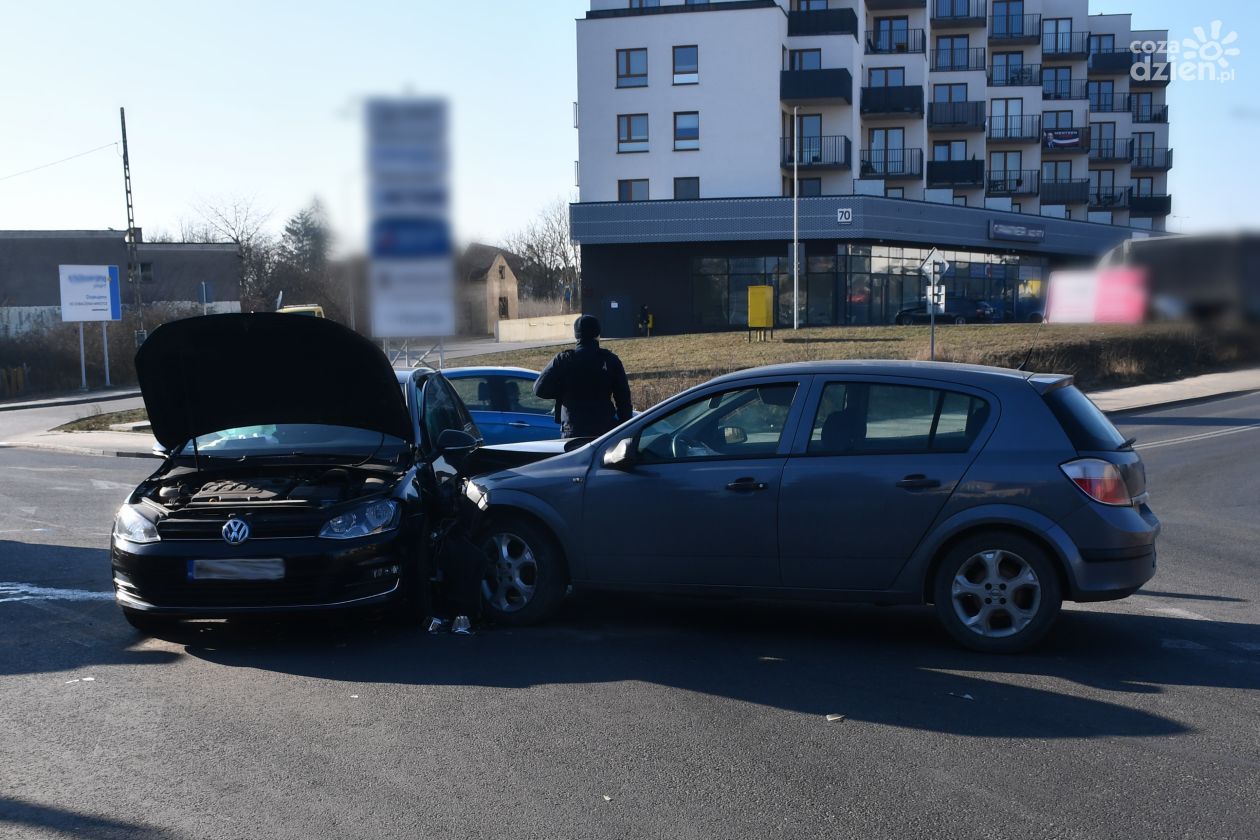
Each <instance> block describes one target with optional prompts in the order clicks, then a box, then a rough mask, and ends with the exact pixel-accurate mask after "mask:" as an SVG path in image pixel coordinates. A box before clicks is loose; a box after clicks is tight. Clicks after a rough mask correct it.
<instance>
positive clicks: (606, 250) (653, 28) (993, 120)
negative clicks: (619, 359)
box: [572, 0, 1172, 334]
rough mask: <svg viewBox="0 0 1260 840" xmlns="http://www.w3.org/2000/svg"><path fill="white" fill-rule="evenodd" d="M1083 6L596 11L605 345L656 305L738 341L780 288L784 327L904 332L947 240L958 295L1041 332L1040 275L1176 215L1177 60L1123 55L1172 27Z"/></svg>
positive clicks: (592, 303)
mask: <svg viewBox="0 0 1260 840" xmlns="http://www.w3.org/2000/svg"><path fill="white" fill-rule="evenodd" d="M1088 11H1089V10H1088V0H987V2H986V0H917V2H916V0H725V1H724V2H723V0H711V1H710V2H697V0H591V7H590V11H589V12H588V13H587V14H586V16H585V17H584V18H582V19H580V20H579V21H578V22H577V28H578V33H577V34H578V38H577V44H578V102H577V103H576V107H575V116H576V122H577V127H578V131H579V157H580V160H579V162H578V166H577V174H578V186H579V191H580V199H579V201H578V202H577V203H575V204H574V205H573V207H572V228H573V234H574V236H575V238H576V239H578V241H580V242H581V244H582V246H583V263H584V275H585V279H584V285H585V288H584V296H583V300H584V301H586V303H587V307H588V309H592V310H593V309H595V308H596V307H598V310H599V314H601V316H603V317H604V319H605V321H607V322H608V325H609V330H608V331H609V333H610V334H622V333H624V334H630V333H631V332H632V331H633V323H632V322H633V313H635V312H637V311H638V307H639V306H640V305H642V304H647V305H649V306H650V307H651V308H652V309H653V311H654V312H656V313H658V323H659V324H660V326H661V329H663V330H665V331H669V332H683V331H692V330H697V329H722V328H732V327H739V326H741V325H742V323H743V322H744V320H743V319H744V318H745V317H746V312H745V311H744V310H745V308H746V299H747V293H746V289H747V286H748V285H752V284H763V283H770V284H772V285H775V286H776V287H777V289H778V300H779V317H780V321H781V322H782V323H783V324H785V325H788V324H791V323H792V322H793V320H794V319H795V320H799V322H800V323H803V324H807V325H813V324H862V323H890V322H891V321H892V320H893V319H894V318H895V316H896V313H897V312H898V311H900V310H901V309H902V308H903V307H905V306H909V305H913V304H914V303H916V302H917V301H918V300H919V299H920V297H921V296H922V294H923V282H922V280H923V278H922V275H921V274H920V273H919V271H918V268H919V264H920V263H921V262H922V258H923V257H925V256H926V254H927V253H928V252H929V251H930V250H931V249H932V248H937V249H938V250H940V251H941V252H943V253H945V254H946V256H947V259H949V261H950V264H951V265H950V269H949V270H948V271H947V276H946V278H945V279H946V283H947V286H948V287H949V289H950V292H949V293H950V294H955V295H962V296H965V297H968V298H976V299H984V300H988V301H990V302H991V303H993V304H994V306H995V307H996V309H997V311H998V312H999V313H1000V314H1001V315H1002V317H1005V318H1008V319H1013V320H1027V319H1035V318H1036V317H1037V316H1038V314H1039V312H1040V308H1041V297H1042V295H1043V289H1044V282H1045V279H1046V275H1047V273H1048V272H1049V270H1051V269H1052V268H1054V267H1056V266H1058V265H1063V264H1069V263H1073V262H1080V261H1082V260H1087V259H1090V258H1093V257H1095V256H1096V255H1098V254H1100V253H1101V252H1102V251H1104V250H1106V249H1108V248H1110V247H1112V246H1114V245H1115V244H1117V243H1118V242H1120V241H1123V240H1124V239H1126V238H1130V237H1133V236H1144V235H1148V234H1147V232H1148V231H1162V230H1164V229H1165V223H1166V220H1167V217H1168V215H1169V213H1170V210H1171V198H1170V196H1169V194H1168V171H1169V169H1170V168H1171V166H1172V150H1171V149H1169V148H1168V146H1169V142H1168V108H1167V104H1166V88H1167V81H1166V79H1167V77H1168V75H1167V74H1165V73H1161V72H1158V68H1159V66H1160V65H1161V64H1162V63H1163V62H1164V61H1165V60H1166V57H1165V56H1163V55H1161V54H1159V53H1154V54H1152V53H1147V52H1141V51H1136V52H1135V51H1134V50H1133V49H1131V45H1132V44H1133V43H1134V42H1141V43H1144V42H1152V43H1154V44H1157V43H1158V42H1161V41H1166V40H1167V34H1166V33H1165V32H1162V31H1135V30H1133V29H1132V22H1131V19H1130V16H1129V15H1127V14H1124V15H1090V14H1088ZM1139 62H1145V63H1149V65H1150V67H1153V68H1156V72H1140V71H1142V70H1146V69H1149V68H1142V67H1137V68H1136V69H1135V67H1136V65H1138V63H1139ZM794 209H795V212H794ZM793 241H799V242H800V243H801V250H800V251H798V252H797V259H799V261H800V262H799V266H800V268H799V282H798V284H797V291H796V293H795V294H793V285H792V277H791V275H792V273H793V272H792V267H793V266H792V260H793V256H792V248H791V245H792V242H793ZM793 300H795V301H796V307H797V311H796V312H793V309H792V302H793Z"/></svg>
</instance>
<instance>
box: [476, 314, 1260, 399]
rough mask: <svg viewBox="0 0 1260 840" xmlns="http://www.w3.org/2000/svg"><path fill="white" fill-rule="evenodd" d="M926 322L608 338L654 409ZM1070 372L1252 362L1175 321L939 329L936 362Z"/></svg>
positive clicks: (908, 345)
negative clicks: (709, 385)
mask: <svg viewBox="0 0 1260 840" xmlns="http://www.w3.org/2000/svg"><path fill="white" fill-rule="evenodd" d="M928 341H929V338H928V327H925V326H924V327H827V328H812V329H803V330H799V331H798V332H795V333H793V332H792V331H791V330H781V331H778V332H776V333H775V337H774V340H773V341H767V342H764V343H761V342H753V343H749V342H748V341H747V338H746V336H745V334H744V333H742V332H725V333H705V334H697V335H679V336H660V337H653V338H634V339H621V340H617V341H610V342H608V343H607V346H608V348H609V349H611V350H613V351H614V352H616V353H617V355H618V356H620V357H621V360H622V362H623V363H624V364H625V366H626V372H627V373H628V374H629V375H630V385H631V388H632V390H633V391H634V402H635V405H636V406H648V405H653V404H655V403H657V402H659V401H660V400H662V399H664V398H665V397H668V396H670V395H672V394H675V393H677V392H678V391H680V390H682V389H684V388H688V387H691V386H692V385H696V384H699V383H701V382H704V381H705V380H707V379H710V378H712V377H714V376H719V375H721V374H724V373H730V372H732V371H736V370H742V369H744V368H749V367H756V366H758V365H768V364H776V363H780V362H799V361H816V360H828V359H927V358H928ZM1030 348H1032V355H1031V358H1030V359H1029V364H1028V366H1027V369H1029V370H1038V371H1053V372H1056V373H1071V374H1073V375H1075V376H1076V377H1077V381H1078V382H1079V383H1080V384H1081V385H1082V386H1083V387H1085V388H1087V389H1098V388H1102V387H1112V386H1122V385H1134V384H1140V383H1143V382H1158V381H1167V380H1170V379H1177V378H1180V377H1183V376H1191V375H1194V374H1197V373H1205V372H1208V371H1211V370H1219V369H1222V368H1225V367H1229V366H1231V365H1238V364H1241V363H1244V362H1248V361H1254V360H1255V358H1256V349H1255V348H1254V346H1252V345H1251V344H1250V343H1248V342H1246V341H1243V340H1241V339H1236V338H1231V337H1223V336H1217V337H1206V336H1204V335H1202V334H1200V333H1196V332H1195V331H1193V330H1191V329H1188V328H1186V327H1181V326H1165V325H1148V326H1140V327H1110V326H1067V325H1060V326H1055V325H1045V326H1044V327H1043V326H1041V325H1033V324H998V325H983V326H981V325H976V326H953V325H949V326H942V327H938V328H937V331H936V350H937V359H939V360H942V361H957V362H968V363H972V364H987V365H997V366H1000V367H1018V366H1019V364H1020V363H1021V362H1022V361H1023V360H1024V357H1025V356H1026V355H1027V354H1028V352H1029V349H1030ZM555 352H556V348H555V347H551V348H539V349H535V350H518V351H513V352H506V353H491V354H487V355H484V356H477V357H473V358H468V359H461V360H460V361H459V364H461V365H519V366H521V367H527V368H534V369H536V370H538V369H541V368H542V367H543V366H544V365H546V364H547V362H548V361H549V360H550V359H551V357H552V356H553V355H554V354H555Z"/></svg>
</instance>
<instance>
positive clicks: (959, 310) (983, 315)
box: [895, 298, 994, 326]
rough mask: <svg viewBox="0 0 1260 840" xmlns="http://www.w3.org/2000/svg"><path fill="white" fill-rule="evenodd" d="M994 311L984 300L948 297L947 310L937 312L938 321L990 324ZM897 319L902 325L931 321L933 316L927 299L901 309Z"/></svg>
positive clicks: (944, 322)
mask: <svg viewBox="0 0 1260 840" xmlns="http://www.w3.org/2000/svg"><path fill="white" fill-rule="evenodd" d="M993 312H994V310H993V306H992V305H991V304H989V303H987V302H986V301H983V300H972V299H969V298H946V300H945V311H944V312H938V313H936V321H937V323H941V324H988V323H990V322H991V321H993ZM895 320H896V323H898V324H901V325H902V326H905V325H907V324H926V323H929V322H930V321H931V320H932V317H931V315H930V314H929V313H928V308H927V301H920V302H919V303H918V305H917V306H910V307H907V308H906V309H903V310H901V311H900V312H898V313H897V317H896V319H895Z"/></svg>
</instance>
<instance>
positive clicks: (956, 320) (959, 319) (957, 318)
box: [954, 315, 967, 325]
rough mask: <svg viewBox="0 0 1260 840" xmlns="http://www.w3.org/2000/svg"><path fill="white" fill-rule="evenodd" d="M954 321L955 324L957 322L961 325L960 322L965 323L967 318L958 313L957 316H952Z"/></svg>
mask: <svg viewBox="0 0 1260 840" xmlns="http://www.w3.org/2000/svg"><path fill="white" fill-rule="evenodd" d="M954 323H955V324H959V325H961V324H965V323H967V319H966V318H964V317H963V316H961V315H959V316H958V317H956V318H954Z"/></svg>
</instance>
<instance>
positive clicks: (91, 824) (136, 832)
mask: <svg viewBox="0 0 1260 840" xmlns="http://www.w3.org/2000/svg"><path fill="white" fill-rule="evenodd" d="M6 825H7V826H10V827H11V828H12V829H13V830H14V831H19V832H20V831H21V830H22V829H23V828H28V829H38V830H39V831H40V832H41V833H44V832H47V833H55V834H58V835H65V836H68V837H91V838H93V840H111V838H117V839H118V840H124V838H125V840H174V838H176V837H177V836H180V835H175V834H171V833H170V832H167V831H163V830H161V829H157V828H152V827H150V826H146V825H142V824H140V823H134V822H124V821H122V820H117V819H110V818H107V817H97V816H92V815H90V814H81V813H78V812H76V811H67V810H65V809H63V808H53V807H51V806H48V805H37V804H36V803H34V802H26V801H24V800H21V799H13V798H10V797H6V796H0V835H3V836H5V837H11V836H21V835H20V834H13V835H10V834H8V833H7V832H6V829H5V826H6Z"/></svg>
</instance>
